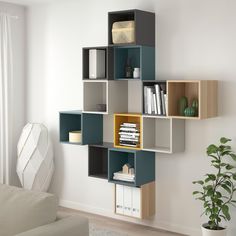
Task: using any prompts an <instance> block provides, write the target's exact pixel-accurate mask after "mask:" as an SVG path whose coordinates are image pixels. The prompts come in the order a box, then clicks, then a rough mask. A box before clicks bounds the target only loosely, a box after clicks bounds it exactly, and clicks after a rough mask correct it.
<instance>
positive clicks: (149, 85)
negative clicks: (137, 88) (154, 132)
mask: <svg viewBox="0 0 236 236" xmlns="http://www.w3.org/2000/svg"><path fill="white" fill-rule="evenodd" d="M142 82H143V83H142V84H143V86H142V113H143V114H144V115H151V116H158V117H159V116H161V117H163V116H166V114H167V108H168V107H167V105H166V104H167V102H165V97H166V96H167V94H166V93H167V88H166V81H164V80H161V81H158V80H149V81H145V80H144V81H142ZM156 85H158V86H159V88H160V93H159V98H160V108H161V109H160V111H161V114H158V107H157V106H158V102H157V98H156V99H155V105H156V109H157V110H156V113H157V114H156V113H155V112H154V111H152V113H151V114H149V113H148V110H149V109H148V106H150V107H151V106H152V102H153V100H151V99H153V98H150V97H149V94H148V91H147V89H150V90H152V93H154V94H155V96H157V94H158V91H157V88H156V87H155V86H156ZM161 91H163V96H162V94H161V93H162V92H161ZM163 106H164V108H163ZM163 110H164V111H163Z"/></svg>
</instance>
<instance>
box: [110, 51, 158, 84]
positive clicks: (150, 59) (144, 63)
mask: <svg viewBox="0 0 236 236" xmlns="http://www.w3.org/2000/svg"><path fill="white" fill-rule="evenodd" d="M127 60H129V61H130V65H131V67H132V68H135V67H137V68H140V78H136V79H141V80H150V79H152V78H153V79H154V78H155V48H153V47H147V46H119V47H114V63H115V66H114V79H115V80H124V79H127V80H134V78H126V77H125V65H126V63H127Z"/></svg>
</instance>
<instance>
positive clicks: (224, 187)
mask: <svg viewBox="0 0 236 236" xmlns="http://www.w3.org/2000/svg"><path fill="white" fill-rule="evenodd" d="M221 187H222V188H223V189H224V190H226V191H227V192H228V193H229V194H231V189H230V188H229V187H228V186H227V185H226V184H221Z"/></svg>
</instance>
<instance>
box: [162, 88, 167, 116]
mask: <svg viewBox="0 0 236 236" xmlns="http://www.w3.org/2000/svg"><path fill="white" fill-rule="evenodd" d="M161 105H162V114H163V115H166V105H165V97H164V91H163V90H162V91H161Z"/></svg>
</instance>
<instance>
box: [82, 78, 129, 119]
mask: <svg viewBox="0 0 236 236" xmlns="http://www.w3.org/2000/svg"><path fill="white" fill-rule="evenodd" d="M83 90H84V91H83V96H84V99H83V112H84V113H95V114H112V113H114V112H124V111H127V110H128V104H127V99H128V86H127V81H121V82H120V83H117V82H115V81H113V80H83ZM100 104H102V105H105V110H99V105H100Z"/></svg>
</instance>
